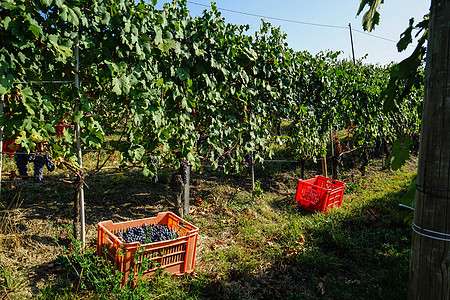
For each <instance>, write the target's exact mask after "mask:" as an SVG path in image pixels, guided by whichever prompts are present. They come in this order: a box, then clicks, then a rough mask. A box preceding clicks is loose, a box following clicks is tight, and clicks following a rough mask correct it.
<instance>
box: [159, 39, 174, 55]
mask: <svg viewBox="0 0 450 300" xmlns="http://www.w3.org/2000/svg"><path fill="white" fill-rule="evenodd" d="M175 46H176V42H175V41H174V40H172V39H166V40H163V41H162V43H161V44H159V45H158V49H159V50H161V51H162V52H167V51H169V50H170V49H173V48H175Z"/></svg>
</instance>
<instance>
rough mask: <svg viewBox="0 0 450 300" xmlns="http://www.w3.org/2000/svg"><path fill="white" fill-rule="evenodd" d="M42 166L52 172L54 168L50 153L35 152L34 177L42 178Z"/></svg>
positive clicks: (36, 178) (39, 179) (38, 179)
mask: <svg viewBox="0 0 450 300" xmlns="http://www.w3.org/2000/svg"><path fill="white" fill-rule="evenodd" d="M44 167H47V169H48V170H49V171H50V172H52V171H54V170H55V165H54V164H53V161H52V158H51V156H50V154H48V153H46V154H36V155H35V157H34V179H35V180H37V181H41V180H42V179H43V178H44Z"/></svg>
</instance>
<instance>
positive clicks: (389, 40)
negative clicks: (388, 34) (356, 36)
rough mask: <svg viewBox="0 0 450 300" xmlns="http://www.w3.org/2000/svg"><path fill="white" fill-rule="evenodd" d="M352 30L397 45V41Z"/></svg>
mask: <svg viewBox="0 0 450 300" xmlns="http://www.w3.org/2000/svg"><path fill="white" fill-rule="evenodd" d="M352 30H353V31H355V32H358V33H361V34H364V35H367V36H370V37H374V38H377V39H381V40H385V41H388V42H393V43H396V44H397V43H398V41H396V40H392V39H388V38H385V37H382V36H379V35H375V34H371V33H367V32H364V31H362V30H359V29H354V28H352ZM409 46H412V45H411V44H410V45H409Z"/></svg>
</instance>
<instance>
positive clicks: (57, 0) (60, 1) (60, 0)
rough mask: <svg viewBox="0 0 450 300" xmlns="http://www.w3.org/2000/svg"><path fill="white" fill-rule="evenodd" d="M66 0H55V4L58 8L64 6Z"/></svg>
mask: <svg viewBox="0 0 450 300" xmlns="http://www.w3.org/2000/svg"><path fill="white" fill-rule="evenodd" d="M63 3H64V0H55V4H56V6H57V7H58V8H62V7H63Z"/></svg>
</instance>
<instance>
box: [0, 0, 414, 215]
mask: <svg viewBox="0 0 450 300" xmlns="http://www.w3.org/2000/svg"><path fill="white" fill-rule="evenodd" d="M155 3H156V1H152V3H151V4H145V3H143V2H141V3H135V2H134V1H131V0H127V1H119V2H118V1H112V0H82V1H63V0H55V1H53V0H42V1H40V2H38V1H32V2H27V1H25V0H19V1H16V2H15V3H14V2H12V1H11V0H5V1H3V2H2V3H1V6H0V16H1V19H2V25H0V28H1V32H0V33H1V35H0V37H1V45H2V46H1V47H0V58H1V59H2V61H3V63H2V68H1V71H0V78H2V79H0V94H2V95H6V96H5V100H6V101H5V107H4V114H3V115H2V116H1V119H0V125H2V126H4V135H5V137H6V138H8V139H14V138H15V137H16V138H15V141H16V143H18V144H19V145H20V146H21V147H22V148H23V149H24V151H27V152H29V151H35V147H36V142H35V141H33V139H32V138H31V136H39V137H41V138H42V139H45V140H46V141H47V142H48V144H49V145H51V149H48V150H49V151H50V150H51V152H52V155H53V158H62V159H63V160H64V161H65V162H66V163H67V165H69V166H71V168H72V170H73V171H75V173H76V174H78V178H79V182H80V183H81V184H79V187H80V190H79V192H78V193H79V194H80V198H83V193H84V192H83V189H82V186H83V184H82V183H83V180H84V176H90V175H93V174H95V173H97V172H98V170H99V168H98V167H101V166H103V165H104V162H103V163H100V162H99V163H98V164H97V168H96V169H94V170H91V171H90V172H85V173H84V171H83V169H82V153H81V149H82V148H83V147H84V148H89V149H95V150H98V151H110V152H111V151H117V152H119V153H120V155H121V160H122V163H126V164H131V165H134V166H137V165H138V166H140V167H141V168H142V173H143V174H144V175H145V176H146V177H148V178H154V176H155V174H156V173H157V165H156V164H155V161H157V162H158V164H160V165H165V166H172V167H173V169H174V170H177V171H176V172H174V173H176V174H180V173H183V172H181V171H183V166H185V165H183V162H184V161H187V162H188V164H189V167H188V168H187V169H186V170H188V171H187V172H190V170H191V169H192V172H195V171H196V170H198V169H200V168H201V167H202V166H204V165H211V166H212V167H213V168H216V169H217V168H219V169H222V170H223V171H224V172H225V173H229V172H241V171H242V169H243V164H244V157H245V156H247V155H250V154H251V156H252V158H251V166H252V170H253V164H254V163H255V162H263V161H264V159H266V158H271V157H272V155H273V153H274V150H273V148H274V147H273V144H274V143H278V144H281V143H285V144H287V145H289V151H290V153H291V156H292V158H293V159H295V160H296V161H299V162H300V163H301V164H303V165H304V163H305V162H306V161H307V160H311V159H313V160H314V159H316V158H320V157H324V155H325V153H326V150H327V144H326V142H327V141H328V140H330V137H329V132H330V129H331V128H341V129H344V128H345V129H351V132H352V134H351V135H350V134H349V135H348V142H349V149H347V150H348V151H350V150H351V151H361V153H362V154H363V155H369V154H370V153H368V151H369V150H373V149H374V147H375V145H376V144H377V143H379V142H380V141H381V140H382V141H385V142H386V144H392V142H393V140H394V139H395V138H398V137H406V136H408V137H411V136H413V134H416V133H417V132H418V128H419V124H420V120H419V117H418V114H419V109H418V106H420V103H421V98H420V97H419V95H420V91H421V87H420V86H416V87H413V89H412V91H413V93H412V94H410V95H409V96H407V97H406V100H404V101H402V102H398V103H397V102H394V106H395V110H394V111H392V112H389V113H384V112H383V111H382V107H383V97H381V93H382V91H383V90H384V89H385V88H386V86H387V84H388V82H387V80H388V73H389V66H374V65H368V64H365V63H364V62H363V60H358V61H357V62H356V63H352V62H349V61H347V60H342V59H340V58H339V53H334V52H322V53H319V54H317V55H311V54H309V53H307V52H296V51H294V50H293V49H291V48H289V46H288V45H287V42H286V35H285V34H284V33H283V32H282V31H281V29H280V28H275V27H273V26H271V25H270V24H269V23H267V22H264V21H263V22H262V24H261V28H260V30H258V31H256V33H255V34H254V35H252V36H251V35H249V34H247V30H248V29H249V28H248V26H242V25H234V24H229V23H226V22H225V20H224V18H223V17H222V16H221V15H220V12H219V11H218V10H217V8H216V7H215V4H214V3H213V4H212V5H211V9H210V10H205V11H204V12H203V14H202V15H201V16H196V17H191V16H189V14H188V10H187V2H186V1H185V0H180V1H174V2H173V3H172V4H166V5H165V6H164V8H163V9H162V10H156V9H155V7H154V5H155ZM30 16H33V17H30ZM73 49H75V50H73ZM76 49H79V52H78V50H76ZM78 55H79V59H77V58H76V57H78ZM78 61H79V62H80V64H81V65H82V67H81V68H79V69H78V67H77V65H78V63H75V62H78ZM74 63H75V65H76V67H73V65H74ZM78 76H79V80H77V79H75V82H81V83H82V84H76V83H74V84H71V85H67V84H61V85H59V86H58V87H56V86H55V85H48V86H42V85H32V86H26V85H24V84H23V83H24V82H29V81H33V80H37V81H45V80H49V79H55V78H60V79H61V80H62V81H65V80H66V81H70V82H72V83H73V79H74V78H77V77H78ZM67 117H68V118H69V119H70V121H72V122H74V123H75V124H79V125H78V126H77V125H76V126H75V129H73V128H71V127H69V128H66V129H64V130H63V131H62V137H56V136H55V129H54V128H55V126H56V125H57V124H58V123H59V122H60V121H61V120H66V119H67ZM282 120H285V122H286V123H288V127H289V134H288V135H286V136H280V135H279V134H278V128H279V127H280V126H281V122H282ZM403 125H404V126H403ZM81 128H82V130H81ZM111 135H115V136H117V139H116V140H115V141H114V143H113V144H112V145H109V144H108V142H107V141H106V137H108V136H111ZM334 145H335V147H336V149H335V148H334V147H333V149H334V150H333V151H336V155H339V157H340V156H341V154H342V153H343V152H342V149H341V148H339V147H341V145H340V144H334ZM355 149H358V150H355ZM252 174H253V176H252V182H254V172H252ZM185 175H187V174H186V173H183V176H185ZM179 182H180V181H179ZM178 188H179V189H180V190H181V189H184V191H185V192H184V194H185V196H186V198H185V202H184V203H185V207H184V208H183V209H181V211H183V212H188V207H187V205H188V203H189V199H188V197H189V192H188V189H189V184H185V185H184V186H181V185H179V186H178ZM81 206H82V205H81ZM82 223H83V222H82Z"/></svg>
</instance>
